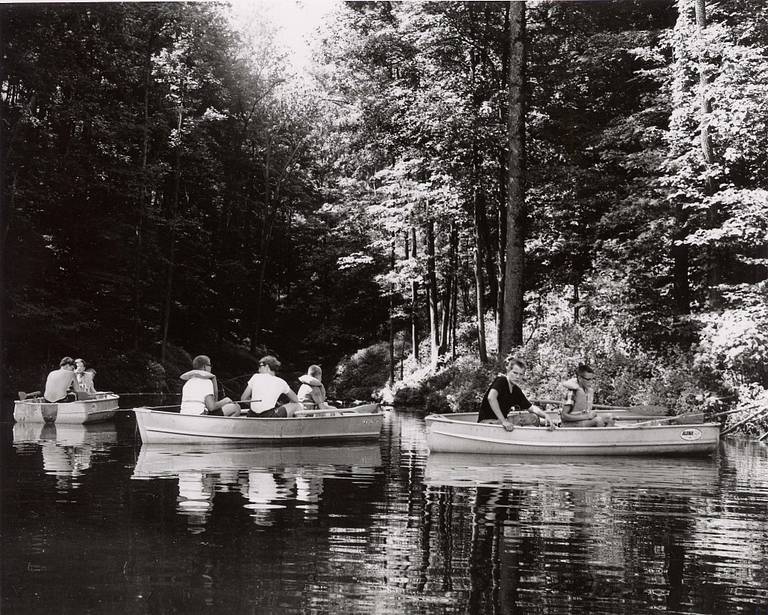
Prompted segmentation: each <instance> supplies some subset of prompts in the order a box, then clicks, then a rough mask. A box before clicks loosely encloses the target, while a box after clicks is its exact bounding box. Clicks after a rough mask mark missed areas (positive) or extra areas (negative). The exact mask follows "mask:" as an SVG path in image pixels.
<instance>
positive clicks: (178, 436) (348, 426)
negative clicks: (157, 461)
mask: <svg viewBox="0 0 768 615" xmlns="http://www.w3.org/2000/svg"><path fill="white" fill-rule="evenodd" d="M134 412H135V414H136V422H137V424H138V427H139V434H140V435H141V440H142V442H144V443H145V444H174V443H177V444H178V443H181V444H194V443H200V444H203V443H210V444H226V443H237V442H282V441H289V442H302V441H312V442H317V441H321V440H348V439H352V440H357V439H369V438H378V437H379V434H380V433H381V428H382V425H383V424H384V414H383V412H382V411H381V407H380V406H379V404H366V405H363V406H357V407H355V408H343V409H338V410H313V411H311V412H307V413H297V416H295V417H291V418H276V417H275V418H258V417H247V416H243V415H241V416H210V415H207V414H180V413H178V412H168V411H164V410H155V409H152V408H135V409H134ZM301 414H304V416H301Z"/></svg>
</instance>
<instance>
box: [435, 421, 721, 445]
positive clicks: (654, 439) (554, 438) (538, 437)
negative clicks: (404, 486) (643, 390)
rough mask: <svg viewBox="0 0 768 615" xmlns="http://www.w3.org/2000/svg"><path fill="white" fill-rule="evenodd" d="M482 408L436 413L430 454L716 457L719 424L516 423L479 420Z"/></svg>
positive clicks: (655, 422) (659, 422) (656, 422)
mask: <svg viewBox="0 0 768 615" xmlns="http://www.w3.org/2000/svg"><path fill="white" fill-rule="evenodd" d="M477 417H478V413H477V412H465V413H457V414H431V415H429V416H427V417H426V418H425V419H424V420H425V423H426V429H427V446H428V448H429V451H430V453H472V454H485V455H590V456H599V455H711V454H712V453H714V452H715V451H716V450H717V447H718V444H719V442H720V424H719V423H701V424H693V425H689V424H686V425H672V424H669V423H665V422H663V421H655V420H647V421H644V422H639V423H635V422H628V423H626V424H621V423H619V424H617V425H616V426H614V427H559V428H557V429H554V430H550V429H548V428H546V427H526V426H520V427H515V429H514V430H512V431H506V430H505V429H504V428H503V427H502V426H501V425H498V424H488V423H478V422H477Z"/></svg>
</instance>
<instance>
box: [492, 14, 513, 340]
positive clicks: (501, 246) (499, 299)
mask: <svg viewBox="0 0 768 615" xmlns="http://www.w3.org/2000/svg"><path fill="white" fill-rule="evenodd" d="M510 4H511V3H509V2H508V3H507V4H506V10H505V11H504V31H505V32H509V8H510ZM509 57H510V45H504V47H503V50H502V53H501V67H502V72H501V88H500V91H506V90H508V89H509ZM501 114H502V119H503V120H505V121H507V122H509V110H508V109H507V108H506V107H502V109H501ZM508 165H509V155H508V154H505V153H504V152H500V153H499V176H498V180H499V181H498V188H499V209H498V212H497V213H496V227H497V228H498V229H499V232H498V238H497V243H496V286H497V294H496V306H495V309H496V348H497V349H499V348H501V346H502V343H501V334H502V328H501V323H502V320H503V318H504V288H505V287H506V270H507V259H506V251H507V167H508Z"/></svg>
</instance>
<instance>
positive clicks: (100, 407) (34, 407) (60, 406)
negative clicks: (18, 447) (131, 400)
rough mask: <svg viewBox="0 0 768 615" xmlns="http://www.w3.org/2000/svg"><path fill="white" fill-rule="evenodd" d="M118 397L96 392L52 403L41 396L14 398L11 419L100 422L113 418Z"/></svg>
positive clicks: (81, 422) (46, 421)
mask: <svg viewBox="0 0 768 615" xmlns="http://www.w3.org/2000/svg"><path fill="white" fill-rule="evenodd" d="M119 399H120V398H119V396H117V395H115V394H114V393H97V394H96V395H95V396H94V397H93V398H91V399H79V400H78V401H70V402H60V403H53V404H52V403H49V402H47V401H45V400H44V399H43V398H42V397H34V398H27V399H25V400H23V401H22V400H16V401H15V402H14V405H13V419H14V420H15V421H16V422H17V423H22V422H25V421H29V422H32V423H75V424H81V425H82V424H86V423H100V422H102V421H109V420H111V419H113V418H114V416H115V413H116V412H117V410H118V400H119Z"/></svg>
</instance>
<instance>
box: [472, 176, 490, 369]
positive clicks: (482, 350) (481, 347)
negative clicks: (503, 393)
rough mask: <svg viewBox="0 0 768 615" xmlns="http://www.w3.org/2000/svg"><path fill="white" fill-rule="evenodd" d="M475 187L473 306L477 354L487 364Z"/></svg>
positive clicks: (480, 236) (480, 243)
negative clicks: (475, 308) (475, 317)
mask: <svg viewBox="0 0 768 615" xmlns="http://www.w3.org/2000/svg"><path fill="white" fill-rule="evenodd" d="M477 193H478V189H477V187H476V188H475V190H474V197H473V200H474V208H475V297H476V300H475V304H476V306H477V353H478V356H479V358H480V362H481V363H488V351H487V349H486V342H485V284H484V283H483V257H482V252H481V251H482V249H483V241H482V234H481V233H480V213H479V209H480V206H481V203H480V198H479V196H478V194H477Z"/></svg>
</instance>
